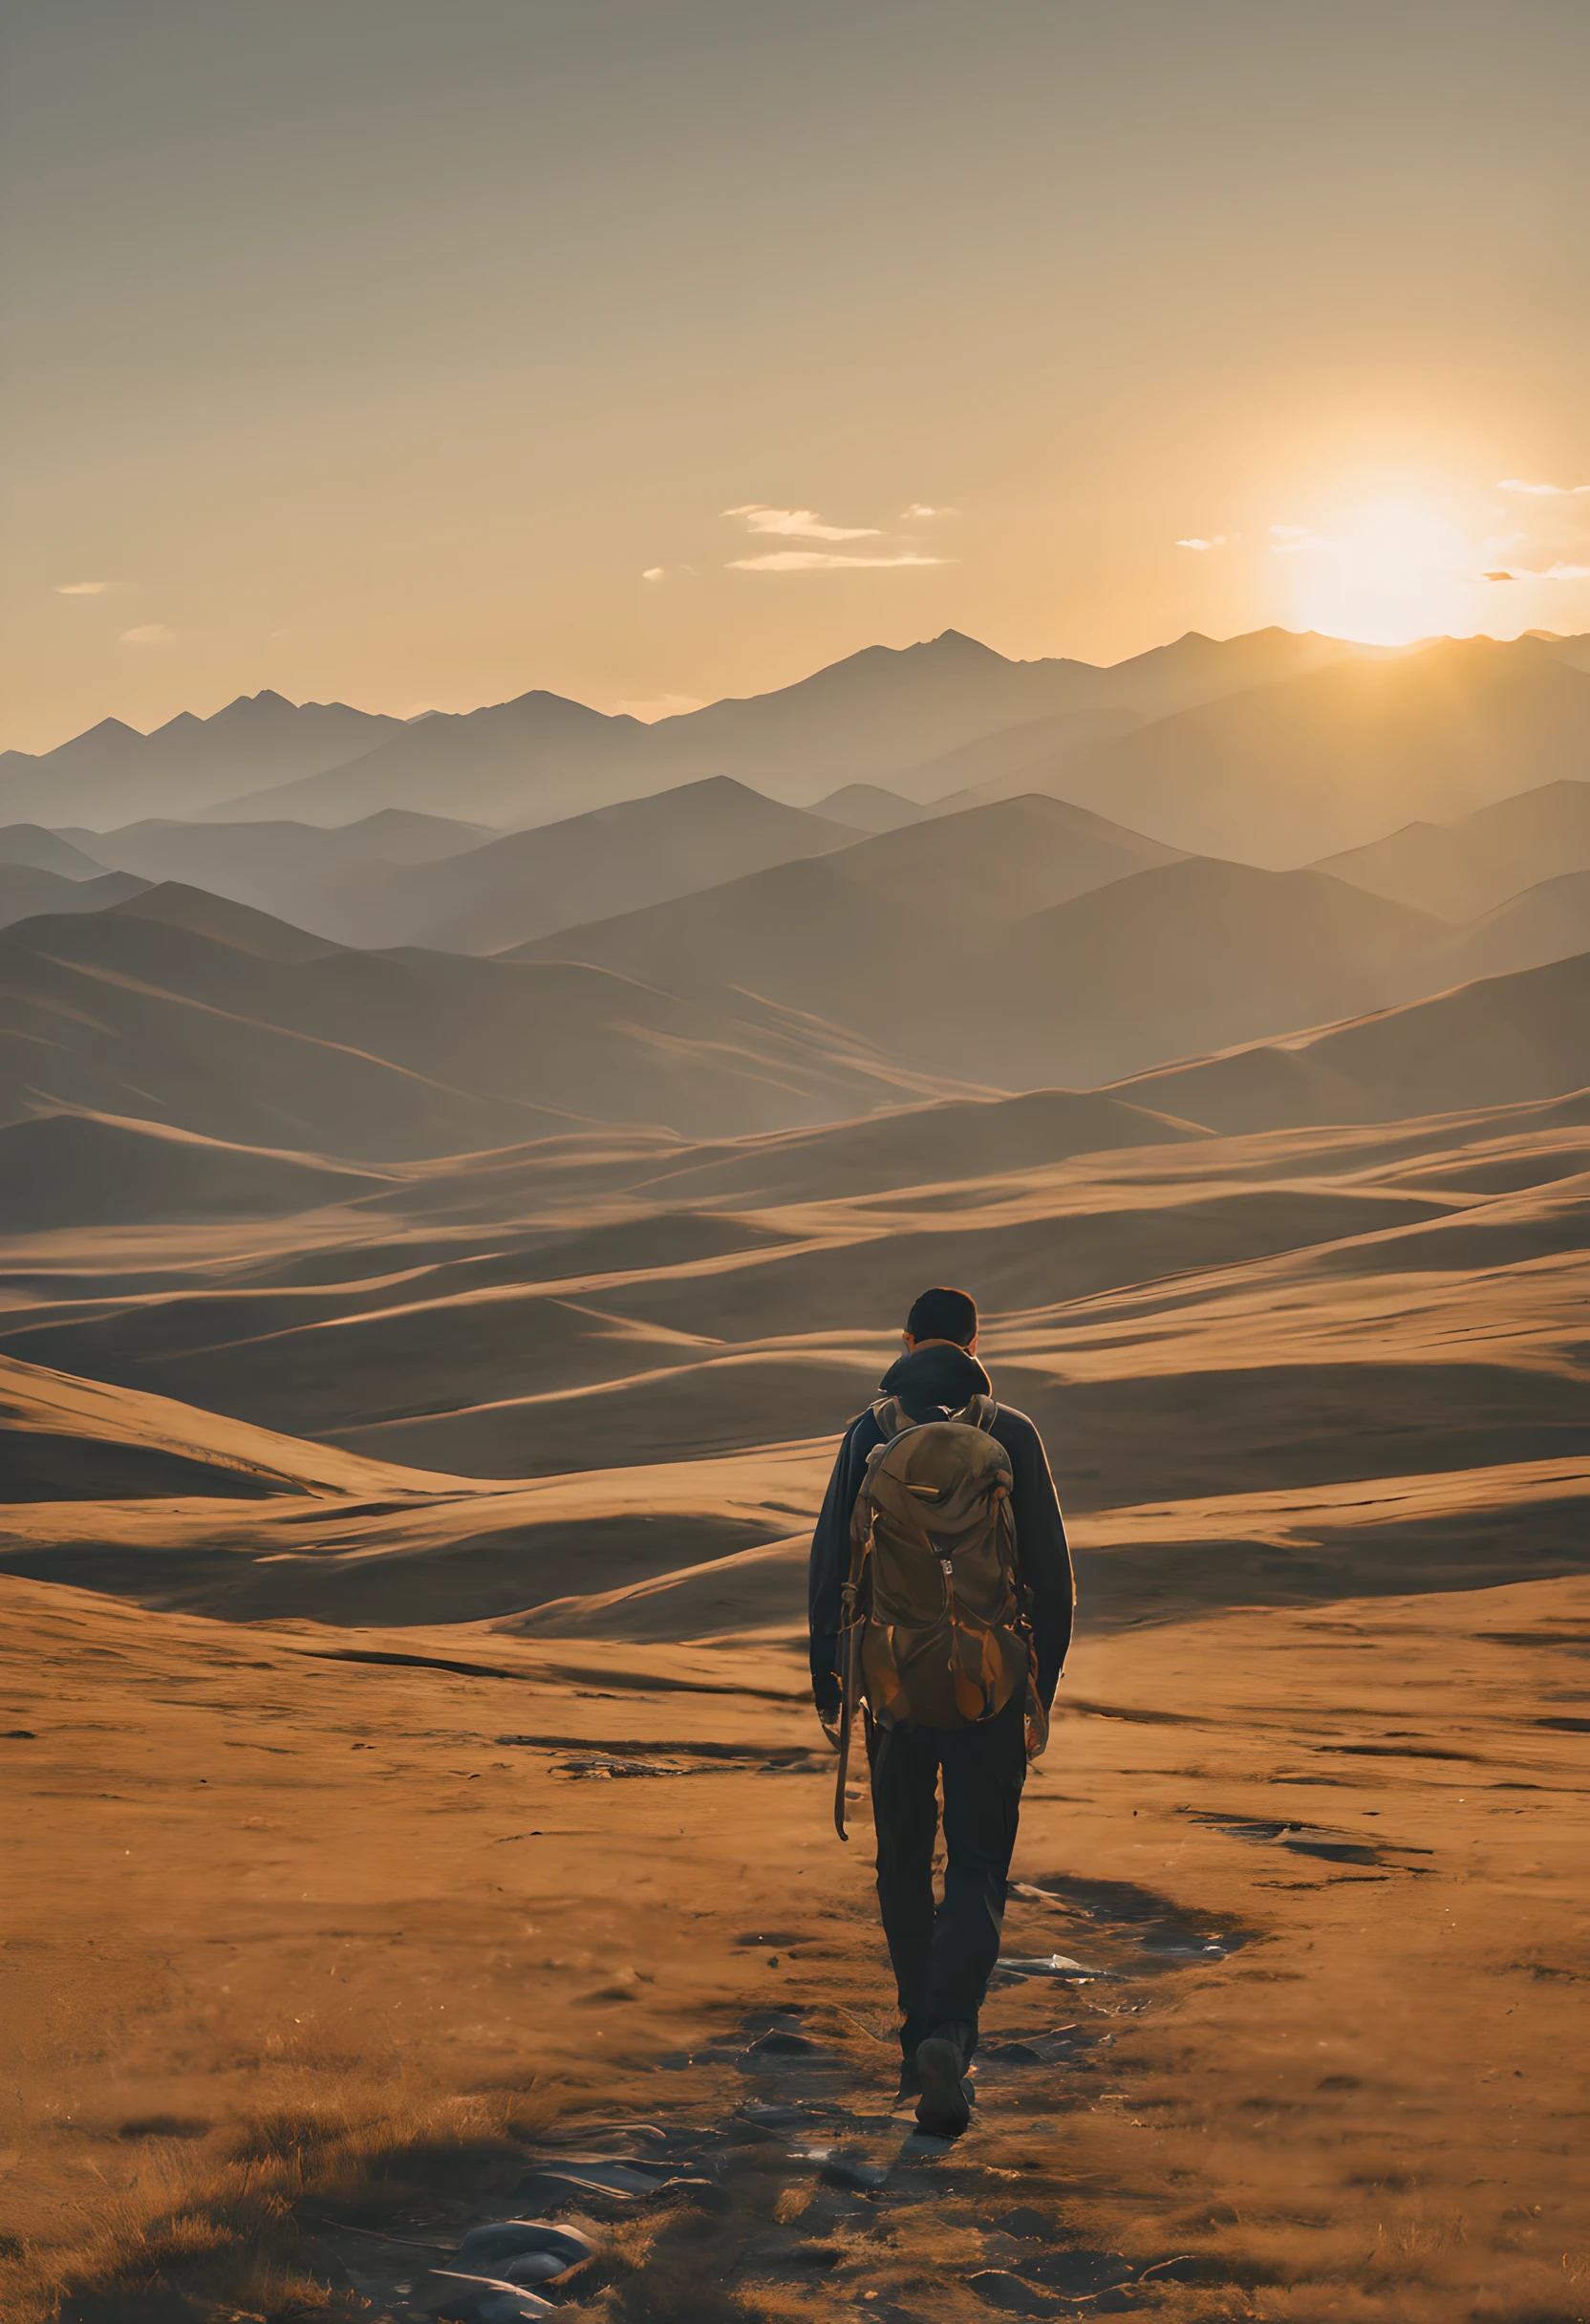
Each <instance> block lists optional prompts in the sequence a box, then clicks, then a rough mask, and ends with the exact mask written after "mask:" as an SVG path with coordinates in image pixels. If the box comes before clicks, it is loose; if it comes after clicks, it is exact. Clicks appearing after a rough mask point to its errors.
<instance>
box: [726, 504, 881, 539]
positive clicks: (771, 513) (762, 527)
mask: <svg viewBox="0 0 1590 2324" xmlns="http://www.w3.org/2000/svg"><path fill="white" fill-rule="evenodd" d="M723 514H724V515H725V516H742V517H743V518H744V519H745V528H746V530H747V531H748V532H773V533H778V534H779V535H781V537H783V538H784V539H786V540H791V541H875V540H876V539H877V538H878V528H877V527H876V525H825V524H824V523H823V521H822V519H821V518H820V517H819V516H818V513H817V511H816V509H815V508H769V507H766V506H764V505H763V503H762V502H761V501H748V502H747V503H746V505H745V506H744V507H743V508H725V509H724V510H723Z"/></svg>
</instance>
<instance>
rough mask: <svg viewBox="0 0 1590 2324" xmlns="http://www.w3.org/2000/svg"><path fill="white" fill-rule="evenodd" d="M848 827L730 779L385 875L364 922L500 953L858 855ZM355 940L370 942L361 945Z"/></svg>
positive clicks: (412, 937) (383, 930)
mask: <svg viewBox="0 0 1590 2324" xmlns="http://www.w3.org/2000/svg"><path fill="white" fill-rule="evenodd" d="M855 837H856V834H855V831H854V830H853V829H852V828H850V827H849V825H848V824H846V823H843V822H840V821H833V820H829V819H827V818H826V817H824V816H820V815H814V814H806V813H805V812H804V811H803V810H802V809H801V808H800V807H785V806H784V805H783V804H782V803H781V802H780V801H778V800H775V799H768V798H765V797H764V796H763V793H762V792H760V791H753V790H748V789H747V788H746V786H745V785H744V784H742V783H736V782H734V781H733V780H732V778H731V777H729V776H727V775H713V776H707V777H705V778H704V779H703V780H702V781H700V782H698V783H689V784H684V785H681V786H680V787H679V788H677V789H676V790H668V791H655V792H653V793H651V794H650V796H648V797H646V798H642V799H630V800H625V801H623V802H622V803H621V804H619V805H618V806H615V807H595V808H593V809H592V810H591V812H590V813H589V814H586V815H576V816H572V817H570V818H569V820H568V821H567V822H564V823H551V824H542V825H541V826H540V827H539V828H536V829H534V830H529V831H519V832H515V833H512V834H511V835H510V836H509V837H507V838H505V839H495V840H492V841H489V842H488V843H487V844H486V845H485V846H484V847H480V848H474V849H471V850H469V852H468V853H466V854H462V855H454V856H450V857H448V858H447V859H446V860H445V861H444V862H441V863H436V864H430V865H426V866H423V867H419V868H416V869H414V870H412V871H407V872H405V873H402V874H396V873H395V874H391V875H389V876H388V878H387V879H386V880H385V881H384V882H383V883H382V888H381V893H380V894H379V896H378V898H377V896H376V894H375V893H370V894H369V895H368V896H367V898H366V900H365V907H364V911H363V913H362V915H360V918H361V920H362V926H363V928H364V929H365V930H366V931H368V930H371V929H373V928H379V931H380V934H379V937H378V938H377V939H376V940H384V941H386V942H388V943H393V942H409V943H418V944H431V945H435V946H437V947H439V948H440V950H442V951H444V952H470V953H484V952H497V951H500V950H502V949H504V948H505V947H506V946H508V945H513V944H523V943H526V942H528V941H529V940H530V938H531V937H533V936H542V935H549V934H551V933H553V932H554V931H556V930H558V929H563V928H572V927H574V926H576V925H577V924H578V923H579V922H580V921H582V920H588V919H595V918H598V917H600V918H606V917H607V916H609V915H612V914H613V913H616V912H626V911H634V910H638V909H640V908H642V907H644V906H645V905H648V904H652V903H661V902H665V901H667V900H669V899H670V898H672V897H675V896H684V895H690V894H693V893H696V892H697V891H698V890H699V889H703V888H713V887H718V886H720V885H721V883H722V882H724V881H725V880H731V879H737V878H740V877H741V876H743V875H744V874H745V873H747V872H752V871H763V870H764V869H765V868H766V867H767V866H769V865H772V864H782V863H788V862H792V861H796V860H799V859H804V858H806V857H808V856H815V855H823V854H827V853H830V852H831V851H832V850H835V849H837V848H846V847H849V846H851V845H853V843H854V841H855ZM354 940H355V941H360V940H362V941H364V942H370V941H372V940H373V939H372V936H371V935H370V934H368V933H367V934H364V935H363V936H360V937H355V938H354Z"/></svg>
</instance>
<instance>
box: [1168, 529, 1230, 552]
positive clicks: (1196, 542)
mask: <svg viewBox="0 0 1590 2324" xmlns="http://www.w3.org/2000/svg"><path fill="white" fill-rule="evenodd" d="M1225 545H1226V536H1225V534H1224V533H1223V532H1217V533H1214V535H1213V536H1212V537H1211V538H1210V539H1209V540H1207V541H1201V540H1200V539H1199V538H1198V536H1197V534H1196V533H1193V534H1192V536H1191V538H1189V539H1188V540H1185V541H1178V542H1177V543H1176V547H1177V548H1178V549H1224V547H1225Z"/></svg>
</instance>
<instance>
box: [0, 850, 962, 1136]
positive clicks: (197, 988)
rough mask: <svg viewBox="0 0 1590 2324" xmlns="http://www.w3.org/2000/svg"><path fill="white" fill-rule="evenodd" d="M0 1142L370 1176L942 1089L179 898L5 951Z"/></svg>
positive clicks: (625, 1004)
mask: <svg viewBox="0 0 1590 2324" xmlns="http://www.w3.org/2000/svg"><path fill="white" fill-rule="evenodd" d="M0 1002H3V1005H0V1122H4V1121H13V1122H14V1121H18V1120H23V1119H26V1118H27V1117H28V1116H29V1115H31V1114H35V1113H47V1112H54V1111H57V1110H60V1109H62V1108H68V1109H74V1110H79V1111H89V1112H97V1113H106V1114H115V1115H124V1116H130V1117H133V1118H141V1119H144V1120H151V1121H158V1122H161V1123H164V1124H166V1125H168V1126H170V1127H172V1128H174V1129H181V1130H191V1131H193V1132H195V1133H196V1134H198V1135H199V1136H202V1137H208V1138H214V1139H217V1140H220V1141H222V1142H224V1143H228V1144H238V1145H247V1146H266V1147H271V1148H285V1149H289V1150H291V1151H312V1152H315V1153H321V1154H330V1155H336V1156H342V1157H349V1158H355V1159H369V1158H375V1157H380V1158H386V1157H401V1156H405V1155H419V1154H437V1153H444V1152H459V1151H468V1150H473V1149H479V1148H482V1147H489V1146H499V1145H505V1144H509V1143H517V1142H518V1141H520V1140H522V1139H524V1138H525V1137H526V1136H534V1135H538V1134H541V1135H545V1134H548V1132H553V1131H556V1130H567V1129H573V1128H578V1127H582V1126H585V1125H587V1124H590V1123H593V1122H603V1121H607V1122H620V1121H622V1122H635V1121H639V1122H651V1123H655V1124H659V1125H663V1126H666V1127H669V1128H672V1129H676V1130H691V1131H694V1132H697V1133H702V1132H705V1133H707V1134H721V1133H728V1132H734V1131H738V1130H749V1129H759V1128H776V1127H784V1126H786V1125H788V1124H792V1123H796V1122H802V1121H825V1120H833V1119H835V1118H837V1117H839V1116H842V1115H846V1114H850V1113H855V1112H860V1111H865V1110H867V1109H868V1108H870V1107H872V1106H874V1105H878V1104H890V1103H898V1102H899V1101H900V1100H901V1098H902V1097H907V1096H912V1095H926V1094H939V1093H940V1092H941V1091H942V1088H943V1083H942V1081H941V1080H939V1079H935V1077H934V1076H931V1075H929V1076H923V1075H922V1074H921V1073H920V1072H913V1071H912V1070H911V1069H909V1068H903V1067H901V1066H899V1065H896V1064H894V1063H893V1062H892V1060H891V1059H890V1058H889V1057H888V1056H887V1055H886V1054H885V1053H884V1052H883V1051H881V1050H880V1049H879V1048H878V1047H877V1046H875V1045H874V1044H872V1043H871V1042H870V1040H869V1039H868V1037H867V1035H866V1033H865V1031H859V1030H858V1031H855V1032H846V1033H839V1032H836V1031H835V1030H834V1029H833V1028H831V1027H827V1026H823V1025H819V1024H813V1023H812V1022H809V1021H807V1020H802V1019H798V1018H792V1017H791V1016H789V1015H788V1014H787V1013H786V1012H783V1011H781V1010H779V1009H778V1008H777V1007H769V1006H766V1005H762V1004H758V1003H754V1002H742V1003H741V1004H739V1005H738V1006H735V1007H734V1008H732V1009H731V1008H730V1007H728V1006H726V1005H725V1004H724V1001H723V999H722V998H721V997H720V999H719V1000H718V1001H717V1002H716V1004H715V1003H713V1002H706V1001H695V1002H692V1001H682V1000H678V999H676V998H675V997H674V996H672V995H671V994H668V993H664V992H658V991H656V990H655V989H654V988H649V987H646V986H644V985H641V984H637V983H635V982H634V981H633V980H628V979H623V978H620V977H615V976H613V975H612V974H611V973H609V972H606V971H603V970H599V969H590V968H586V967H582V966H579V965H577V964H571V963H567V962H532V961H504V960H472V959H464V958H457V957H455V956H452V955H449V954H443V953H426V952H407V953H366V952H354V951H349V950H347V949H345V948H344V947H342V946H339V945H336V944H333V943H331V942H329V941H327V940H325V939H322V938H318V937H314V936H308V935H306V934H305V933H304V932H303V931H302V930H299V929H295V928H292V927H290V926H288V925H286V924H285V923H283V922H281V921H278V920H275V919H272V918H270V917H269V916H268V915H264V914H261V913H256V912H251V911H249V910H247V908H246V907H244V906H242V905H238V904H233V903H229V902H225V901H222V900H220V899H218V898H216V897H214V896H211V895H208V894H205V893H203V892H201V891H198V890H193V889H186V888H181V887H176V886H165V887H160V888H155V889H152V890H150V891H149V892H148V893H145V894H143V895H141V896H140V897H138V898H136V899H135V900H134V901H133V902H132V903H130V904H125V905H118V906H115V907H113V908H112V909H111V910H109V911H106V912H101V913H97V914H85V915H78V916H75V917H71V918H64V917H60V916H51V917H46V918H42V919H33V920H29V921H26V922H23V923H21V924H20V925H19V926H17V927H15V928H12V929H11V930H8V931H7V932H5V934H4V936H0Z"/></svg>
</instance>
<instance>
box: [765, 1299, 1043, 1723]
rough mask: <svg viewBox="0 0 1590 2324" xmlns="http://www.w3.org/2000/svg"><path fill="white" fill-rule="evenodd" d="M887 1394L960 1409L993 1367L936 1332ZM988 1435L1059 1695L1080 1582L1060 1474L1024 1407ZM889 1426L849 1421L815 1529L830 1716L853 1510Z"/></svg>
mask: <svg viewBox="0 0 1590 2324" xmlns="http://www.w3.org/2000/svg"><path fill="white" fill-rule="evenodd" d="M878 1387H879V1388H880V1390H881V1391H882V1393H883V1394H884V1395H886V1396H898V1397H899V1399H900V1401H901V1403H902V1404H903V1405H904V1406H905V1409H906V1410H907V1411H908V1412H909V1413H910V1415H911V1417H912V1419H913V1420H937V1419H941V1418H942V1417H943V1416H944V1414H945V1413H947V1412H958V1411H959V1410H960V1409H961V1407H962V1406H963V1405H964V1404H966V1403H968V1402H969V1401H970V1399H971V1398H972V1397H973V1396H986V1395H989V1394H990V1393H991V1392H992V1391H991V1388H990V1385H989V1379H988V1374H987V1373H986V1372H985V1371H984V1370H983V1367H982V1366H981V1365H980V1364H979V1363H978V1360H977V1358H976V1356H970V1355H968V1354H967V1352H966V1350H965V1348H964V1347H954V1346H952V1345H950V1343H949V1342H948V1341H946V1340H933V1341H930V1342H929V1343H928V1345H926V1346H925V1347H915V1348H913V1350H912V1352H911V1353H910V1355H908V1356H902V1357H901V1358H900V1360H899V1362H898V1363H897V1364H892V1365H891V1366H890V1367H889V1369H888V1371H886V1372H885V1374H884V1376H883V1378H882V1379H881V1380H880V1381H879V1383H878ZM990 1433H991V1434H992V1435H993V1436H994V1437H996V1438H997V1439H998V1441H999V1443H1000V1444H1001V1445H1003V1447H1004V1449H1005V1451H1006V1452H1007V1453H1009V1455H1010V1467H1011V1477H1012V1485H1011V1496H1010V1505H1011V1512H1012V1514H1013V1516H1014V1517H1015V1519H1016V1554H1017V1559H1018V1561H1019V1563H1020V1565H1021V1579H1022V1581H1023V1582H1025V1584H1026V1586H1027V1589H1028V1591H1029V1592H1030V1594H1031V1601H1032V1606H1031V1612H1032V1630H1033V1646H1034V1649H1035V1654H1036V1660H1037V1664H1038V1673H1037V1675H1038V1691H1039V1693H1040V1695H1042V1699H1043V1702H1044V1704H1045V1706H1047V1705H1048V1704H1049V1703H1050V1702H1051V1701H1052V1700H1053V1698H1054V1691H1055V1689H1056V1687H1057V1686H1058V1685H1059V1684H1060V1673H1061V1670H1062V1668H1063V1667H1064V1662H1065V1652H1066V1648H1067V1647H1068V1646H1069V1645H1070V1643H1071V1618H1072V1615H1073V1613H1074V1611H1075V1608H1076V1598H1077V1589H1076V1582H1075V1579H1074V1577H1073V1575H1072V1571H1071V1552H1070V1550H1069V1549H1068V1548H1067V1547H1066V1542H1065V1525H1064V1519H1063V1518H1062V1517H1061V1514H1060V1503H1059V1501H1058V1500H1057V1499H1056V1497H1055V1481H1054V1478H1053V1477H1052V1476H1051V1475H1050V1474H1049V1463H1048V1460H1047V1457H1046V1456H1045V1454H1044V1451H1043V1439H1042V1437H1041V1436H1040V1435H1039V1433H1038V1431H1037V1430H1036V1429H1035V1428H1034V1427H1033V1425H1032V1422H1031V1421H1030V1420H1029V1419H1028V1418H1027V1416H1026V1414H1025V1413H1024V1412H1015V1411H1012V1409H1011V1408H1010V1406H1009V1405H1008V1404H1001V1405H1000V1406H999V1409H998V1410H997V1412H996V1414H995V1418H994V1426H993V1429H992V1430H991V1431H990ZM882 1441H883V1431H882V1430H881V1429H880V1428H879V1427H878V1424H877V1422H876V1421H875V1420H874V1419H873V1417H872V1414H871V1410H870V1408H869V1409H868V1410H867V1411H865V1412H863V1413H861V1414H860V1415H859V1417H858V1418H856V1419H855V1420H852V1421H851V1423H850V1425H849V1428H848V1429H847V1430H846V1431H845V1441H844V1443H843V1444H842V1445H841V1446H840V1448H839V1458H838V1459H837V1460H836V1461H835V1462H834V1465H833V1474H832V1476H831V1477H830V1478H829V1479H828V1490H827V1494H826V1495H825V1496H824V1500H823V1508H822V1514H821V1515H820V1516H819V1517H818V1519H817V1530H816V1532H815V1533H814V1534H813V1535H812V1538H811V1572H810V1581H809V1586H808V1592H807V1603H808V1607H809V1611H810V1618H811V1689H812V1692H813V1694H814V1695H815V1696H816V1698H817V1708H818V1710H819V1711H822V1712H823V1713H824V1714H825V1716H828V1715H831V1713H832V1712H834V1711H837V1710H838V1708H839V1681H838V1680H837V1678H835V1676H834V1666H835V1664H836V1663H837V1662H838V1660H839V1650H838V1649H839V1627H840V1622H841V1618H842V1617H841V1605H840V1597H841V1592H842V1591H843V1589H844V1587H845V1582H846V1578H847V1576H848V1575H849V1570H850V1513H851V1511H852V1510H853V1509H854V1507H855V1503H856V1495H857V1494H858V1493H859V1492H860V1490H861V1479H862V1474H863V1473H864V1471H865V1470H866V1467H867V1455H868V1454H869V1453H870V1452H871V1450H872V1447H873V1446H874V1445H876V1444H881V1443H882Z"/></svg>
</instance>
